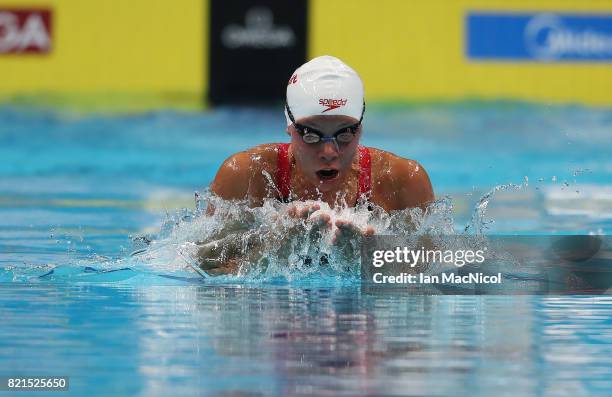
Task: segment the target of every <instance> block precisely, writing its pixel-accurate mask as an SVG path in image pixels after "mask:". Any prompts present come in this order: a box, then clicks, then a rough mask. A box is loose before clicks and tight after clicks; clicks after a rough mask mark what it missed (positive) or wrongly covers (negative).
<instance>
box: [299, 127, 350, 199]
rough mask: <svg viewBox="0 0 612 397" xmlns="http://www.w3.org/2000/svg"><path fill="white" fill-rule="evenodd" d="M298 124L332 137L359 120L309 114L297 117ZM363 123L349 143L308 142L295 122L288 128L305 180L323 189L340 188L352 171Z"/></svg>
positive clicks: (323, 190)
mask: <svg viewBox="0 0 612 397" xmlns="http://www.w3.org/2000/svg"><path fill="white" fill-rule="evenodd" d="M296 122H297V124H299V125H301V126H304V127H307V128H310V129H312V130H316V131H318V132H320V133H321V134H322V135H323V136H325V137H332V136H334V135H335V134H337V133H338V132H341V131H342V130H343V129H346V128H347V127H351V126H354V125H355V124H356V123H357V122H359V120H357V119H355V118H353V117H349V116H339V115H334V116H310V117H304V118H301V119H299V120H296ZM361 129H362V127H361V125H360V126H359V128H357V130H356V134H355V137H354V138H353V139H352V140H351V141H350V142H347V143H343V142H341V141H336V142H337V144H336V142H333V141H331V142H322V141H320V142H317V143H306V142H304V139H303V138H302V135H301V134H300V133H299V132H298V130H297V129H296V127H295V125H293V124H291V125H290V126H289V127H287V132H288V133H289V135H290V136H291V145H292V147H293V149H294V150H293V156H294V158H295V162H296V166H297V167H298V169H299V170H300V172H301V174H302V175H304V176H305V177H306V179H307V180H308V181H309V182H310V183H312V184H313V185H315V186H316V187H317V188H318V189H319V190H320V191H322V192H326V191H330V190H332V189H337V188H338V186H339V185H340V183H342V182H343V181H344V180H345V178H346V176H347V175H348V172H349V170H350V169H351V165H352V162H353V159H354V158H355V153H356V151H357V147H358V146H359V138H360V136H361Z"/></svg>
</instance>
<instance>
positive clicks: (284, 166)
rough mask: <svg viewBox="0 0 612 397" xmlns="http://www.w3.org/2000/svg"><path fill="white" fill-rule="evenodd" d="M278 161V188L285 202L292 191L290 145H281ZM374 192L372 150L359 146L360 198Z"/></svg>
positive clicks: (278, 148)
mask: <svg viewBox="0 0 612 397" xmlns="http://www.w3.org/2000/svg"><path fill="white" fill-rule="evenodd" d="M277 151H278V158H277V160H276V181H275V182H276V187H277V188H278V191H279V193H280V198H281V200H283V201H287V200H288V199H289V192H290V191H291V163H290V161H289V144H288V143H279V144H278V146H277ZM371 192H372V158H371V157H370V150H369V149H368V148H367V147H365V146H359V197H362V196H363V195H365V197H366V198H369V197H370V195H371Z"/></svg>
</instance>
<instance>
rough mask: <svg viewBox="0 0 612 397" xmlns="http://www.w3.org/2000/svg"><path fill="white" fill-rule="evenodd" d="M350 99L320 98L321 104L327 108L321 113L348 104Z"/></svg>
mask: <svg viewBox="0 0 612 397" xmlns="http://www.w3.org/2000/svg"><path fill="white" fill-rule="evenodd" d="M347 102H348V99H331V98H325V99H323V98H322V99H319V105H322V106H325V107H326V108H327V109H325V110H323V111H322V112H321V113H325V112H328V111H330V110H334V109H338V108H339V107H341V106H344V105H346V103H347Z"/></svg>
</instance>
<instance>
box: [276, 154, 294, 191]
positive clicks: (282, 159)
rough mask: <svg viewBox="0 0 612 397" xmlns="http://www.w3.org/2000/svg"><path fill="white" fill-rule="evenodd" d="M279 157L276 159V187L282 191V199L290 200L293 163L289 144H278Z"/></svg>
mask: <svg viewBox="0 0 612 397" xmlns="http://www.w3.org/2000/svg"><path fill="white" fill-rule="evenodd" d="M277 151H278V158H277V160H276V181H275V182H276V187H277V188H278V191H279V193H280V199H281V200H283V201H287V200H289V192H290V191H291V163H290V162H289V144H288V143H279V144H278V149H277Z"/></svg>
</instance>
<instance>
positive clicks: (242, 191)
mask: <svg viewBox="0 0 612 397" xmlns="http://www.w3.org/2000/svg"><path fill="white" fill-rule="evenodd" d="M250 163H251V156H250V154H249V153H247V152H240V153H236V154H234V155H233V156H231V157H229V158H228V159H227V160H225V161H224V162H223V164H222V165H221V167H220V168H219V170H218V171H217V175H216V176H215V179H214V180H213V182H212V184H211V185H210V189H211V190H212V192H213V193H214V194H216V195H217V196H219V197H220V198H222V199H224V200H244V199H246V198H247V197H248V194H249V185H250V183H249V182H250V179H251V166H250V165H251V164H250Z"/></svg>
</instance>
